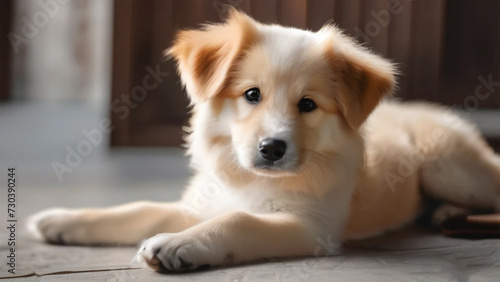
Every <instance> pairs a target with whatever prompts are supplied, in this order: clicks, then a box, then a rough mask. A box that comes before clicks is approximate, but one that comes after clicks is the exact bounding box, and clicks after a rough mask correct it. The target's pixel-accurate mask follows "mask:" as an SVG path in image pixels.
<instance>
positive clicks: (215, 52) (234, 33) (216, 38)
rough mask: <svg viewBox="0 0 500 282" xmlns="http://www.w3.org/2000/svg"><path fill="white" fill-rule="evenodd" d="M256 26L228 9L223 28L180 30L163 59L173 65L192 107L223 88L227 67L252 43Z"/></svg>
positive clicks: (207, 26)
mask: <svg viewBox="0 0 500 282" xmlns="http://www.w3.org/2000/svg"><path fill="white" fill-rule="evenodd" d="M256 25H257V23H256V22H255V21H254V20H253V19H251V18H250V17H248V16H247V15H245V14H244V13H242V12H239V11H237V10H236V9H232V10H230V12H229V17H228V19H227V20H226V22H224V23H223V24H213V25H206V26H204V28H202V29H200V30H182V31H179V32H178V33H177V35H176V37H175V41H174V45H173V46H172V47H171V48H170V49H168V50H166V52H165V54H166V55H167V56H172V57H173V58H174V59H175V60H176V61H177V66H178V71H179V73H180V76H181V80H182V83H183V85H184V86H185V87H186V90H187V92H188V95H189V97H190V98H191V101H192V102H193V103H195V104H196V103H200V102H204V101H206V100H208V99H210V98H211V97H213V96H215V95H216V94H217V93H219V92H220V91H221V90H222V89H223V88H224V86H225V84H226V80H227V75H228V73H229V71H230V69H231V66H232V65H233V63H234V62H235V60H237V59H238V57H239V56H241V54H242V53H243V51H244V50H245V49H247V48H248V47H249V46H250V44H251V43H252V42H254V41H255V40H256V37H257V36H256V35H257V32H256Z"/></svg>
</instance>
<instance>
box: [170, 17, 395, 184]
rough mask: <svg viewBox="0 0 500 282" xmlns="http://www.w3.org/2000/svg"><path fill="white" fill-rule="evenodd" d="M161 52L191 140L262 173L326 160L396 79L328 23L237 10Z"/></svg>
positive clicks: (274, 173)
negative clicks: (177, 81)
mask: <svg viewBox="0 0 500 282" xmlns="http://www.w3.org/2000/svg"><path fill="white" fill-rule="evenodd" d="M167 53H168V55H171V56H173V57H174V59H175V60H176V61H177V63H178V67H179V72H180V75H181V79H182V81H183V84H184V85H185V86H186V89H187V92H188V95H189V97H190V99H191V101H192V103H193V104H194V112H195V118H194V120H193V121H192V127H193V132H194V133H193V134H194V135H195V137H193V138H194V139H196V140H192V143H196V144H191V146H193V145H194V146H201V147H203V150H216V149H217V152H218V153H217V156H216V157H217V158H218V161H219V162H226V163H235V162H236V163H237V164H238V166H239V167H241V168H243V169H244V170H245V171H247V172H248V171H250V172H251V173H253V174H259V175H262V176H271V177H280V176H285V175H297V174H300V173H302V172H304V171H307V170H308V169H313V167H315V166H314V165H312V164H318V163H319V164H321V163H328V162H330V161H331V156H333V155H335V154H339V153H342V152H341V150H343V148H344V146H345V145H346V143H348V142H349V136H351V135H355V134H356V132H357V129H358V128H359V126H360V125H361V124H362V123H363V122H364V121H365V120H366V118H367V117H368V115H369V114H370V113H371V112H372V110H373V109H374V108H375V107H376V105H377V104H378V102H379V101H380V99H381V98H382V97H383V96H384V95H386V94H389V93H391V91H392V88H393V86H394V70H393V66H392V65H391V64H390V63H389V62H387V61H386V60H384V59H382V58H380V57H378V56H376V55H373V54H372V53H370V52H369V51H367V50H365V49H364V48H362V47H360V46H359V45H357V44H356V43H354V41H352V40H351V39H350V38H348V37H346V36H344V35H343V34H342V33H341V32H340V31H339V30H338V29H337V28H336V27H334V26H330V25H329V26H325V27H324V28H322V29H321V30H320V31H318V32H315V33H314V32H310V31H304V30H298V29H293V28H286V27H281V26H277V25H263V24H260V23H258V22H256V21H254V20H253V19H251V18H250V17H248V16H246V15H245V14H243V13H240V12H238V11H235V10H233V11H232V12H231V13H230V16H229V18H228V20H227V21H226V22H225V23H223V24H219V25H207V26H205V27H204V28H203V29H201V30H186V31H181V32H179V33H178V35H177V37H176V40H175V43H174V45H173V47H172V48H170V49H169V50H167ZM193 134H192V135H193ZM191 150H193V148H191ZM320 166H321V165H320ZM316 167H317V166H316Z"/></svg>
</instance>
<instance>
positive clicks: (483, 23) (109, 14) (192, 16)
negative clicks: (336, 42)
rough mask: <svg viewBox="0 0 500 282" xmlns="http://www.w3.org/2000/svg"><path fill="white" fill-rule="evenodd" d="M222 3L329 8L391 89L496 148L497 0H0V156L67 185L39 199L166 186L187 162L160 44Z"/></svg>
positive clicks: (175, 90)
mask: <svg viewBox="0 0 500 282" xmlns="http://www.w3.org/2000/svg"><path fill="white" fill-rule="evenodd" d="M230 6H234V7H237V8H238V9H241V10H243V11H245V12H247V13H248V14H250V15H251V16H252V17H254V18H256V19H257V20H259V21H262V22H265V23H279V24H282V25H288V26H294V27H299V28H307V29H311V30H317V29H319V28H320V27H321V26H322V25H323V24H324V23H326V22H328V21H330V20H331V19H333V20H334V21H335V22H336V23H337V24H338V25H339V26H340V27H341V28H343V29H344V30H345V31H346V32H347V33H348V34H350V35H352V36H354V37H356V38H357V39H358V40H359V41H361V42H363V43H364V44H365V45H367V46H369V47H371V48H372V49H373V50H374V51H375V52H377V53H379V54H381V55H383V56H385V57H388V58H390V59H392V60H393V61H394V62H396V63H398V65H399V69H400V70H401V73H402V74H401V76H400V77H399V89H398V91H397V92H396V93H395V95H396V97H399V98H400V99H403V100H428V101H434V102H439V103H443V104H446V105H449V106H451V107H453V108H454V109H455V110H456V111H457V112H460V113H462V114H463V115H464V116H466V117H467V118H469V119H471V120H473V121H474V122H476V123H477V124H478V127H479V128H480V129H481V130H482V131H483V133H484V134H485V136H486V137H487V138H488V141H489V142H490V143H491V144H492V145H493V146H494V147H495V148H497V149H498V145H499V142H498V140H500V111H499V109H500V17H499V15H500V1H497V0H483V1H480V0H478V1H460V0H433V1H431V0H335V1H328V0H154V1H153V0H136V1H131V0H116V1H111V0H0V35H1V40H0V101H1V102H0V130H1V131H0V164H1V169H2V170H6V168H7V167H8V166H16V167H17V168H18V170H19V178H20V183H22V184H23V185H24V186H26V187H37V189H45V190H39V191H44V192H47V193H49V192H50V193H51V192H54V193H58V191H60V190H61V189H60V188H64V189H65V191H70V192H71V193H69V194H68V196H67V197H66V196H59V197H66V198H59V199H54V200H52V202H50V203H49V202H47V203H46V205H53V204H59V205H79V204H82V203H85V204H88V203H90V204H92V205H101V204H106V205H107V204H109V203H114V202H123V201H126V200H129V199H135V198H137V191H141V194H140V195H141V197H142V198H152V199H158V197H162V198H169V197H170V196H165V191H173V192H171V193H172V197H174V196H177V195H178V194H179V193H180V192H179V191H180V189H181V188H182V186H183V185H184V183H185V181H186V179H187V177H188V175H189V171H188V169H187V162H188V161H187V160H186V158H185V157H183V152H182V150H181V149H180V144H181V143H182V141H181V137H182V129H181V127H182V126H183V125H185V124H186V120H187V117H188V111H187V109H186V107H187V99H186V97H185V95H184V93H183V91H182V89H181V87H180V83H179V80H178V76H177V74H176V73H175V70H174V66H173V64H172V62H170V61H165V60H164V59H163V57H162V51H163V50H164V49H166V48H167V47H168V46H169V45H170V43H171V40H172V38H173V36H174V33H175V31H176V30H178V29H180V28H188V27H190V28H196V27H199V26H200V23H204V22H207V21H211V22H220V21H222V20H223V19H224V18H225V16H226V13H227V11H228V8H229V7H230ZM110 124H111V125H110ZM3 174H4V173H3V172H2V171H0V175H3ZM2 177H3V176H2ZM2 183H3V182H2ZM165 183H167V184H165ZM165 185H167V186H169V187H174V188H172V189H165V188H163V189H158V187H164V186H165ZM104 187H106V188H107V189H120V190H119V191H121V192H120V193H119V194H118V195H116V194H114V195H113V196H112V197H111V196H109V197H107V196H106V195H107V194H105V193H104V192H102V191H103V189H102V188H104ZM124 187H128V188H130V189H125V188H124ZM89 191H91V192H92V193H89ZM160 192H161V193H160ZM75 193H77V196H76V197H75ZM95 193H101V194H102V195H103V196H102V197H101V198H96V197H95ZM89 195H90V196H89ZM26 197H29V196H26ZM32 197H33V196H32ZM117 197H118V198H117Z"/></svg>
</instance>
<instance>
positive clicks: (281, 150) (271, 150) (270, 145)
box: [259, 138, 286, 161]
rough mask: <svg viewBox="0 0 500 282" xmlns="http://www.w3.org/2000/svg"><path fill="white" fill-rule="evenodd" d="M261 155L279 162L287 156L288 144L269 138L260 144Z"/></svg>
mask: <svg viewBox="0 0 500 282" xmlns="http://www.w3.org/2000/svg"><path fill="white" fill-rule="evenodd" d="M259 152H260V154H261V155H262V156H263V157H264V158H265V159H268V160H270V161H277V160H279V159H281V158H283V156H284V155H285V152H286V143H285V141H283V140H279V139H271V138H267V139H264V140H262V141H260V143H259Z"/></svg>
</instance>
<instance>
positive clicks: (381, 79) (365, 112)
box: [319, 26, 396, 129]
mask: <svg viewBox="0 0 500 282" xmlns="http://www.w3.org/2000/svg"><path fill="white" fill-rule="evenodd" d="M319 32H320V33H325V34H326V36H327V38H328V40H327V42H328V43H327V45H328V46H327V54H328V55H327V56H328V59H329V61H330V65H331V67H332V69H333V72H334V74H335V79H336V84H337V87H338V88H337V89H338V93H337V95H338V96H337V103H338V106H339V110H340V112H341V113H342V114H343V115H344V117H345V119H346V121H347V123H348V124H349V126H350V127H351V128H354V129H357V128H359V127H360V126H361V125H362V124H363V123H364V121H365V120H366V119H367V118H368V116H369V115H370V113H371V112H372V111H373V110H374V109H375V107H376V106H377V105H378V103H379V102H380V100H381V99H382V98H383V97H384V96H386V95H390V94H392V91H393V90H394V87H395V84H396V82H395V75H396V70H395V67H394V65H393V64H392V63H390V62H389V61H388V60H386V59H384V58H382V57H380V56H377V55H375V54H373V53H371V52H370V51H369V50H368V49H366V48H364V47H362V46H360V45H359V44H357V43H356V42H355V41H354V40H353V39H351V38H349V37H347V36H345V35H343V34H342V32H341V31H340V30H338V29H337V28H336V27H334V26H326V27H323V28H322V29H321V30H320V31H319Z"/></svg>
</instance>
